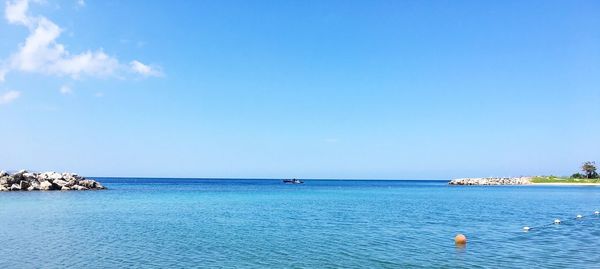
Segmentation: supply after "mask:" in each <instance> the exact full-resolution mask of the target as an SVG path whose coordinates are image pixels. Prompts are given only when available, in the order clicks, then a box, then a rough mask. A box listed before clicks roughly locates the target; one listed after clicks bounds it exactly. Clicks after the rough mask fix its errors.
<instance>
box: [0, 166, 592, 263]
mask: <svg viewBox="0 0 600 269" xmlns="http://www.w3.org/2000/svg"><path fill="white" fill-rule="evenodd" d="M99 180H100V181H101V182H103V183H104V184H105V186H107V187H108V188H109V190H106V191H85V192H76V191H73V192H11V193H0V252H1V253H3V255H2V258H1V259H0V268H65V267H70V268H190V267H197V268H419V267H423V268H461V267H463V268H527V267H536V268H540V267H546V268H562V267H570V268H600V218H599V217H597V216H594V215H593V212H594V211H595V210H600V187H593V186H591V187H590V186H587V187H554V186H552V187H542V186H535V187H532V186H521V187H515V186H502V187H498V186H496V187H459V186H454V187H453V186H448V185H447V184H446V182H443V181H325V180H307V181H306V183H305V184H303V185H285V184H282V183H281V182H280V181H278V180H205V179H204V180H192V179H117V178H111V179H106V178H104V179H99ZM577 214H582V215H585V217H584V218H583V219H582V220H579V221H577V220H574V217H575V216H576V215H577ZM556 218H559V219H562V220H563V223H562V224H561V225H548V224H550V223H552V221H553V220H554V219H556ZM543 225H545V226H543ZM523 226H531V227H534V229H533V230H532V231H530V232H528V233H525V232H523V231H522V227H523ZM536 227H537V228H538V229H536ZM457 233H464V234H466V235H467V237H468V238H469V243H468V244H467V246H466V247H464V248H460V247H456V246H455V245H454V241H453V237H454V235H455V234H457Z"/></svg>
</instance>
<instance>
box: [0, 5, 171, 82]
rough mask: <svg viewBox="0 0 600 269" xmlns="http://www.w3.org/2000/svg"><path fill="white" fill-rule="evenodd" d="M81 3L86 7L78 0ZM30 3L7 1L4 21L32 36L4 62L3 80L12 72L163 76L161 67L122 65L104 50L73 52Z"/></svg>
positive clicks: (75, 75) (53, 27)
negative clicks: (20, 27)
mask: <svg viewBox="0 0 600 269" xmlns="http://www.w3.org/2000/svg"><path fill="white" fill-rule="evenodd" d="M78 3H79V4H85V2H84V1H79V2H78ZM29 4H30V2H29V1H28V0H12V1H8V2H6V9H5V14H4V15H5V18H6V20H7V21H8V22H9V23H10V24H14V25H21V26H25V27H27V29H28V30H29V36H27V38H26V39H25V42H23V43H22V44H21V45H19V49H18V51H16V52H15V53H13V54H12V55H11V56H10V58H9V59H8V60H6V61H4V62H5V63H6V64H5V66H3V67H0V81H2V80H4V77H5V75H6V74H7V73H9V72H10V71H15V70H16V71H21V72H29V73H42V74H45V75H56V76H69V77H71V78H73V79H78V78H80V77H82V76H92V77H109V76H120V75H123V74H126V73H136V74H139V75H142V76H144V77H149V76H160V75H162V72H160V71H158V70H159V68H158V67H150V66H149V65H146V64H143V63H141V62H139V61H137V60H134V61H132V62H131V63H134V62H135V63H136V64H131V63H130V64H129V65H126V64H122V63H120V61H119V60H118V59H117V58H115V57H113V56H110V55H108V54H106V53H105V52H104V51H103V50H102V49H96V50H87V51H84V52H81V53H72V52H70V51H68V50H67V49H66V48H65V45H63V44H62V43H59V42H58V41H57V40H58V38H59V37H60V35H61V33H62V32H63V29H62V28H60V27H59V26H58V25H56V24H55V23H54V22H52V21H51V20H49V19H48V18H46V17H44V16H32V15H29V14H28V10H29Z"/></svg>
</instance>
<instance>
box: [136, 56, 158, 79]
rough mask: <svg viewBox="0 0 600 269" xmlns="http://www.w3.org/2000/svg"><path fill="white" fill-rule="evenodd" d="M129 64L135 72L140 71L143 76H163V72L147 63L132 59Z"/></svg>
mask: <svg viewBox="0 0 600 269" xmlns="http://www.w3.org/2000/svg"><path fill="white" fill-rule="evenodd" d="M129 66H130V67H131V70H133V72H135V73H138V74H140V75H142V76H145V77H160V76H162V72H161V71H160V70H158V69H156V68H154V67H151V66H149V65H145V64H143V63H140V62H138V61H135V60H134V61H131V62H130V63H129Z"/></svg>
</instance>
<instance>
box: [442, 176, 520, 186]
mask: <svg viewBox="0 0 600 269" xmlns="http://www.w3.org/2000/svg"><path fill="white" fill-rule="evenodd" d="M448 184H450V185H528V184H531V177H482V178H459V179H453V180H451V181H450V182H449V183H448Z"/></svg>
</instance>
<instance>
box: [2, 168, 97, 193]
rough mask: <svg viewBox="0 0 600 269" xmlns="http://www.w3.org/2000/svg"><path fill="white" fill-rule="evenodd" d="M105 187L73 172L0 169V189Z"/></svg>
mask: <svg viewBox="0 0 600 269" xmlns="http://www.w3.org/2000/svg"><path fill="white" fill-rule="evenodd" d="M102 189H105V187H104V186H102V184H100V183H99V182H97V181H95V180H91V179H86V178H84V177H82V176H79V175H77V174H73V173H62V174H60V173H56V172H45V173H29V172H27V171H26V170H21V171H19V172H17V173H14V174H12V175H11V174H9V173H7V172H5V171H0V191H52V190H61V191H70V190H76V191H85V190H102Z"/></svg>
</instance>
